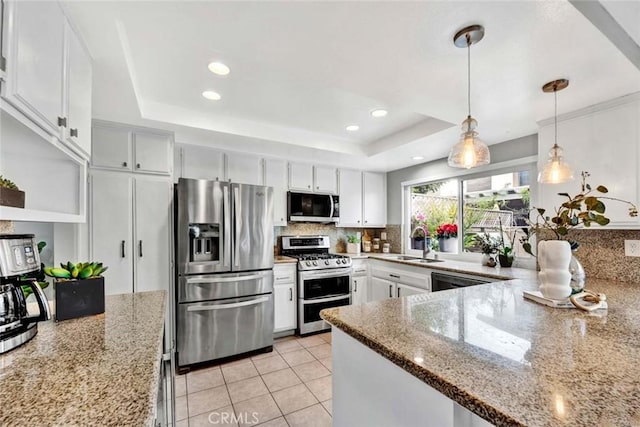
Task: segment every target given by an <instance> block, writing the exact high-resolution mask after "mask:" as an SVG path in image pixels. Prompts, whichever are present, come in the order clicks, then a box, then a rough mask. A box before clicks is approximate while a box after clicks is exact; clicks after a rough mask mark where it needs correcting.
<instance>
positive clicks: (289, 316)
mask: <svg viewBox="0 0 640 427" xmlns="http://www.w3.org/2000/svg"><path fill="white" fill-rule="evenodd" d="M297 302H298V301H297V292H296V264H295V263H291V264H276V265H274V266H273V311H274V319H273V332H284V331H289V330H293V329H296V326H297V318H298V316H297Z"/></svg>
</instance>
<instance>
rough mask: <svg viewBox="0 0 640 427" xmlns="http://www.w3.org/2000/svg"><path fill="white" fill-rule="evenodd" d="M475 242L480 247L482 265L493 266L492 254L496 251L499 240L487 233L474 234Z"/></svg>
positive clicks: (494, 261) (494, 262) (494, 263)
mask: <svg viewBox="0 0 640 427" xmlns="http://www.w3.org/2000/svg"><path fill="white" fill-rule="evenodd" d="M474 242H475V244H476V245H477V246H478V247H480V251H481V252H482V254H483V256H482V265H484V266H487V267H495V265H496V260H495V259H494V258H493V255H494V254H495V253H496V252H497V251H498V247H499V245H500V242H498V239H497V238H495V237H493V236H492V235H490V234H489V233H482V234H476V235H475V236H474Z"/></svg>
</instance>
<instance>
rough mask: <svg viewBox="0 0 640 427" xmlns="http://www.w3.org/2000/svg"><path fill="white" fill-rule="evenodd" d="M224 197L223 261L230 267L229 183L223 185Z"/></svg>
mask: <svg viewBox="0 0 640 427" xmlns="http://www.w3.org/2000/svg"><path fill="white" fill-rule="evenodd" d="M222 197H223V200H222V206H223V207H222V215H223V216H224V225H223V226H224V241H223V242H222V245H223V247H224V253H223V255H222V256H223V257H224V259H223V262H222V263H223V265H224V266H225V267H229V262H230V258H231V201H230V200H229V186H228V185H224V186H223V187H222Z"/></svg>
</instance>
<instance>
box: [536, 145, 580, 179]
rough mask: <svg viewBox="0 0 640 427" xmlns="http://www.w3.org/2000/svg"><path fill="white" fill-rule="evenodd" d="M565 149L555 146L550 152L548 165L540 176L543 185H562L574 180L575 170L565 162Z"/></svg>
mask: <svg viewBox="0 0 640 427" xmlns="http://www.w3.org/2000/svg"><path fill="white" fill-rule="evenodd" d="M563 151H564V150H563V149H562V147H560V146H559V145H558V144H554V145H553V147H551V149H550V150H549V159H548V160H547V164H546V165H545V166H544V168H543V169H542V170H541V171H540V173H539V174H538V182H539V183H541V184H562V183H563V182H569V181H572V180H573V169H572V168H571V166H569V164H568V163H567V162H565V161H564V156H563Z"/></svg>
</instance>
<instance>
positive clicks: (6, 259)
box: [0, 234, 51, 354]
mask: <svg viewBox="0 0 640 427" xmlns="http://www.w3.org/2000/svg"><path fill="white" fill-rule="evenodd" d="M38 270H40V255H39V254H38V248H37V245H36V242H35V238H34V236H33V234H0V354H2V353H6V352H7V351H9V350H12V349H14V348H16V347H18V346H19V345H22V344H24V343H26V342H27V341H29V340H30V339H31V338H33V337H34V336H35V335H36V333H37V332H38V326H37V323H36V322H39V321H41V320H49V319H50V318H51V310H50V308H49V303H48V302H47V298H46V297H45V295H44V292H42V288H40V285H39V284H38V282H37V280H36V279H34V278H30V279H27V278H25V277H24V275H25V274H29V273H32V272H34V271H38ZM23 287H26V288H27V289H31V291H32V292H33V294H34V296H35V297H36V302H37V303H38V308H39V309H40V313H39V314H38V315H37V316H31V315H29V313H28V311H27V302H26V298H25V295H24V291H23Z"/></svg>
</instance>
